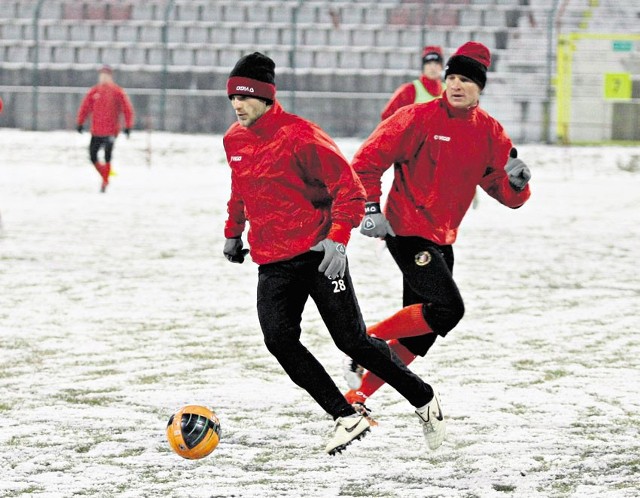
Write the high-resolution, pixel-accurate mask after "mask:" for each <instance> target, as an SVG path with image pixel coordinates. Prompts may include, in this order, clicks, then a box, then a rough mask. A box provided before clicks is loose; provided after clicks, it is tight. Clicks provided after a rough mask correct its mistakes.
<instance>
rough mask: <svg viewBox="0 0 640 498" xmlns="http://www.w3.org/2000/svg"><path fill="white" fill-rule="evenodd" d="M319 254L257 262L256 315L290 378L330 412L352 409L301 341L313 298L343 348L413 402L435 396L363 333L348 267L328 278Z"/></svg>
mask: <svg viewBox="0 0 640 498" xmlns="http://www.w3.org/2000/svg"><path fill="white" fill-rule="evenodd" d="M322 256H323V254H322V253H319V252H309V253H306V254H303V255H301V256H298V257H296V258H293V259H291V260H289V261H283V262H277V263H271V264H266V265H262V266H260V269H259V279H258V317H259V319H260V326H261V328H262V332H263V334H264V341H265V344H266V346H267V349H269V351H270V352H271V353H272V354H273V355H274V356H275V357H276V359H277V360H278V362H279V363H280V364H281V365H282V367H283V368H284V370H285V371H286V372H287V374H288V375H289V377H290V378H291V380H292V381H293V382H294V383H295V384H297V385H298V386H300V387H301V388H303V389H305V390H306V391H307V392H308V393H309V394H310V395H311V396H312V397H313V399H315V400H316V402H317V403H318V404H319V405H320V406H321V407H322V408H323V409H324V410H325V411H326V412H327V413H329V414H330V415H331V416H333V417H334V418H337V417H340V416H345V415H349V414H351V413H353V408H352V407H351V406H350V405H349V404H348V403H347V402H346V400H345V399H344V396H343V395H342V393H341V392H340V391H339V389H338V387H337V386H336V385H335V383H334V382H333V380H332V379H331V377H329V374H327V372H326V370H325V369H324V367H323V366H322V365H321V364H320V363H319V362H318V360H317V359H316V358H315V357H314V356H313V355H312V354H311V353H310V352H309V351H308V350H307V348H305V347H304V346H303V345H302V343H301V342H300V335H301V328H300V322H301V319H302V311H303V309H304V306H305V304H306V302H307V299H308V298H309V296H311V298H312V299H313V300H314V301H315V303H316V306H317V307H318V311H319V312H320V316H321V317H322V320H323V321H324V323H325V325H326V326H327V329H328V330H329V334H331V337H332V339H333V341H334V342H335V344H336V346H337V347H338V348H339V349H340V350H341V351H343V352H344V353H345V354H347V355H349V356H350V357H351V358H353V359H354V360H355V361H356V362H358V364H360V365H362V366H363V367H365V368H366V369H368V370H370V371H372V372H373V373H375V374H376V375H377V376H378V377H380V378H382V379H384V380H385V381H386V382H387V383H388V384H389V385H391V386H392V387H394V388H395V389H396V390H397V391H398V392H399V393H400V394H402V395H403V396H404V397H405V398H406V399H407V400H408V401H409V402H410V403H411V404H412V405H414V406H416V407H420V406H423V405H425V404H426V403H428V402H429V401H430V400H431V398H432V397H433V390H432V389H431V387H430V386H429V385H428V384H425V383H424V382H423V381H422V380H421V379H420V378H419V377H418V376H417V375H415V374H414V373H412V372H411V371H410V370H409V369H408V368H407V367H406V366H404V365H403V364H402V363H401V362H400V361H399V360H398V359H397V358H396V357H395V355H394V354H393V353H392V352H391V350H390V349H389V347H388V346H387V344H386V342H385V341H382V340H379V339H376V338H373V337H369V336H367V334H366V328H365V324H364V321H363V319H362V315H361V313H360V308H359V306H358V301H357V299H356V296H355V292H354V290H353V285H352V282H351V278H350V276H349V270H348V268H347V272H346V274H345V276H344V278H342V279H335V280H329V279H328V278H327V277H325V276H324V274H322V273H320V272H319V271H318V266H319V264H320V262H321V260H322Z"/></svg>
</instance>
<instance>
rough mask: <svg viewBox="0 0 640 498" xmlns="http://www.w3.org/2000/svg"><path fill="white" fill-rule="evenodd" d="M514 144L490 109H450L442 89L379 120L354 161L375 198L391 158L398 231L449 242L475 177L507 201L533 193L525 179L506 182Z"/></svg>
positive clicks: (516, 202)
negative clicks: (519, 183)
mask: <svg viewBox="0 0 640 498" xmlns="http://www.w3.org/2000/svg"><path fill="white" fill-rule="evenodd" d="M511 147H512V144H511V140H510V139H509V137H508V136H507V135H506V133H505V132H504V130H503V128H502V126H501V125H500V123H498V122H497V121H496V120H495V119H494V118H492V117H491V116H490V115H489V114H487V112H485V111H484V110H482V109H480V108H479V107H477V106H476V107H473V108H471V109H464V110H459V109H455V108H453V107H451V106H450V105H449V103H448V102H447V99H446V94H445V95H444V96H443V97H442V98H440V99H436V100H434V101H431V102H429V103H426V104H415V105H411V106H408V107H403V108H402V109H400V110H399V111H397V112H396V113H395V114H394V115H393V116H391V117H390V118H389V119H387V120H385V121H383V122H382V123H380V124H379V125H378V127H377V128H376V129H375V130H374V132H373V133H372V135H371V136H370V137H369V138H368V139H367V140H366V142H365V143H364V144H363V145H362V146H361V147H360V150H358V152H357V153H356V155H355V156H354V158H353V161H352V165H353V168H354V169H355V171H356V173H358V175H359V176H360V180H361V181H362V184H363V185H364V187H365V189H366V190H367V201H370V202H379V201H380V196H381V193H382V192H381V182H380V178H381V177H382V174H383V173H384V171H385V170H386V169H388V168H389V166H390V165H391V164H394V167H395V178H394V181H393V186H392V187H391V192H390V193H389V197H388V200H387V205H386V208H385V212H386V216H387V218H388V220H389V223H390V224H391V227H392V228H393V230H394V232H395V233H396V235H404V236H418V237H422V238H425V239H428V240H431V241H433V242H435V243H436V244H440V245H450V244H453V243H454V242H455V240H456V236H457V233H458V227H459V226H460V222H461V221H462V218H463V217H464V215H465V213H466V212H467V210H468V209H469V206H470V205H471V202H472V201H473V196H474V194H475V189H476V186H477V185H480V186H481V187H482V188H483V189H484V190H485V191H486V192H487V193H488V194H489V195H490V196H491V197H493V198H495V199H497V200H498V201H500V202H501V203H502V204H505V205H506V206H509V207H511V208H517V207H520V206H522V204H524V203H525V202H526V201H527V199H528V198H529V196H530V195H531V192H530V190H529V186H527V187H526V188H525V189H524V190H523V191H522V192H516V190H514V189H513V188H512V187H511V185H510V184H509V180H508V177H507V174H506V173H505V171H504V166H505V165H506V163H507V160H508V159H509V152H510V150H511Z"/></svg>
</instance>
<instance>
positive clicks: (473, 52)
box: [453, 41, 491, 68]
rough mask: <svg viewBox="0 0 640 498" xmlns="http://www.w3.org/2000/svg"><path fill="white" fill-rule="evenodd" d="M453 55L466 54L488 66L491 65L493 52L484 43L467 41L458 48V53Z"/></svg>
mask: <svg viewBox="0 0 640 498" xmlns="http://www.w3.org/2000/svg"><path fill="white" fill-rule="evenodd" d="M453 55H454V56H455V55H464V56H465V57H469V58H470V59H473V60H475V61H478V62H479V63H480V64H482V65H483V66H484V67H486V68H488V67H489V66H490V65H491V53H490V52H489V49H488V48H487V47H485V46H484V45H483V44H482V43H478V42H474V41H470V42H467V43H465V44H464V45H462V46H461V47H460V48H459V49H458V50H456V53H455V54H453Z"/></svg>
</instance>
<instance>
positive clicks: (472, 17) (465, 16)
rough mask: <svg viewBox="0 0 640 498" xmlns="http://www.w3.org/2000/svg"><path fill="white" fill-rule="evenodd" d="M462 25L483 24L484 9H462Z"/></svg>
mask: <svg viewBox="0 0 640 498" xmlns="http://www.w3.org/2000/svg"><path fill="white" fill-rule="evenodd" d="M459 19H460V26H481V25H482V11H480V10H471V9H464V10H462V11H460V17H459Z"/></svg>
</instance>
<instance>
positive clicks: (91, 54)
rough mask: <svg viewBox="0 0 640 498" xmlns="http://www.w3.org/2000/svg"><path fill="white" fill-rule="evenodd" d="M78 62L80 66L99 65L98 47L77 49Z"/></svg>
mask: <svg viewBox="0 0 640 498" xmlns="http://www.w3.org/2000/svg"><path fill="white" fill-rule="evenodd" d="M77 62H78V63H79V64H99V63H100V52H99V50H98V48H97V47H90V46H85V47H79V48H78V49H77Z"/></svg>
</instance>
